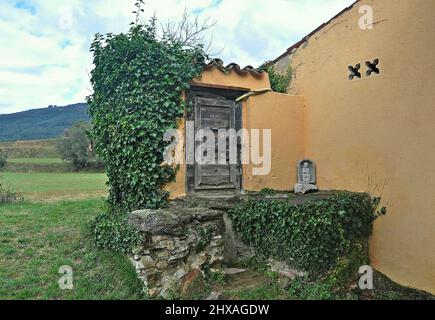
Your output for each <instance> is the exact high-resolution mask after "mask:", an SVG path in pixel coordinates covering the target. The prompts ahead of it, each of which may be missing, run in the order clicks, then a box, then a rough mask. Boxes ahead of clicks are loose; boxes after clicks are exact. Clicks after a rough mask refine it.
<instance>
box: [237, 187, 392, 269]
mask: <svg viewBox="0 0 435 320" xmlns="http://www.w3.org/2000/svg"><path fill="white" fill-rule="evenodd" d="M379 202H380V199H379V198H372V197H371V196H369V195H368V194H357V193H350V192H343V193H340V194H338V195H336V196H333V197H332V198H330V199H327V200H320V201H315V202H307V203H304V204H300V205H295V204H291V203H289V202H286V201H267V200H261V201H258V200H248V201H247V202H245V203H242V204H241V205H239V206H238V207H236V208H235V209H232V210H230V212H229V215H230V217H231V218H232V219H233V223H234V227H235V229H236V230H237V231H238V232H239V233H240V235H241V237H242V239H243V240H244V241H245V242H246V243H247V244H249V245H252V246H253V247H254V248H255V250H256V251H257V254H258V255H260V256H264V257H272V258H276V259H279V260H284V261H287V262H289V263H290V264H292V265H293V266H294V267H296V268H299V269H302V270H305V271H309V272H317V273H320V274H322V273H324V272H327V271H330V270H331V269H333V268H335V267H336V266H337V265H338V263H339V261H340V258H342V257H345V256H347V255H349V256H352V252H354V251H356V250H360V249H361V247H364V245H363V244H364V242H365V241H367V239H368V237H369V236H370V235H371V233H372V226H373V221H374V220H375V219H376V218H377V217H378V216H379V215H380V214H385V209H382V210H381V211H380V212H378V211H377V208H378V206H379ZM358 252H360V251H358Z"/></svg>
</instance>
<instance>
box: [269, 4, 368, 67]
mask: <svg viewBox="0 0 435 320" xmlns="http://www.w3.org/2000/svg"><path fill="white" fill-rule="evenodd" d="M359 1H360V0H356V1H355V2H354V3H352V4H351V5H350V6H349V7H347V8H345V9H343V10H341V11H340V12H339V13H338V14H336V15H335V16H334V17H333V18H331V19H330V20H329V21H328V22H325V23H323V24H321V25H320V26H319V27H317V28H316V29H315V30H314V31H312V32H311V33H309V34H308V35H306V36H305V37H303V38H302V39H301V40H300V41H298V42H296V43H295V44H294V45H292V46H291V47H290V48H288V49H287V51H286V52H284V53H283V54H282V55H280V56H279V57H278V58H276V59H275V60H273V61H272V62H271V63H270V64H274V63H276V62H277V61H278V60H280V59H282V58H284V57H285V56H287V55H289V54H290V53H292V51H293V50H294V49H297V48H299V47H300V46H301V45H303V44H304V43H305V42H307V41H308V39H310V38H311V36H312V35H313V34H315V33H317V32H318V31H320V30H322V29H323V28H324V27H325V26H327V25H328V24H329V23H331V21H332V20H335V19H337V18H338V17H339V16H341V15H343V14H344V13H346V12H347V11H349V10H350V9H352V8H353V7H354V6H355V4H356V3H357V2H359Z"/></svg>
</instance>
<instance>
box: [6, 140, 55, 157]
mask: <svg viewBox="0 0 435 320" xmlns="http://www.w3.org/2000/svg"><path fill="white" fill-rule="evenodd" d="M59 139H60V138H56V139H48V140H34V141H14V142H0V149H2V150H3V151H5V152H6V154H7V155H8V158H9V159H19V158H60V155H59V154H58V152H57V150H56V147H55V146H56V143H57V142H58V140H59Z"/></svg>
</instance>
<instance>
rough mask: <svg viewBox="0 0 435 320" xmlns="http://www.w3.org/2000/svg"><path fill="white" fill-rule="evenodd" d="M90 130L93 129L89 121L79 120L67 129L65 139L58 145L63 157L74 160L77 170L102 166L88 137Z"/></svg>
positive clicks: (70, 160)
mask: <svg viewBox="0 0 435 320" xmlns="http://www.w3.org/2000/svg"><path fill="white" fill-rule="evenodd" d="M89 130H91V125H90V124H89V123H87V122H84V121H79V122H77V123H75V124H74V125H73V126H72V127H71V128H69V129H68V130H66V131H65V137H64V139H62V140H60V141H59V142H58V144H57V146H56V147H57V150H58V151H59V153H60V155H61V157H62V159H63V160H64V161H69V162H72V164H73V166H74V168H75V169H76V170H80V169H84V168H90V167H92V168H96V167H101V166H102V163H101V161H100V160H98V159H97V157H96V156H95V154H94V153H93V151H92V147H91V141H90V140H89V138H88V131H89Z"/></svg>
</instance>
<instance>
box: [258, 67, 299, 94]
mask: <svg viewBox="0 0 435 320" xmlns="http://www.w3.org/2000/svg"><path fill="white" fill-rule="evenodd" d="M259 70H264V71H266V72H267V73H268V74H269V81H270V87H271V89H272V90H273V91H275V92H279V93H287V91H288V87H289V86H290V83H291V80H292V77H293V69H292V68H291V67H288V68H287V71H286V72H285V74H281V73H278V72H277V71H276V70H275V67H274V66H273V65H270V62H265V63H264V64H263V65H262V66H260V68H259Z"/></svg>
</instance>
